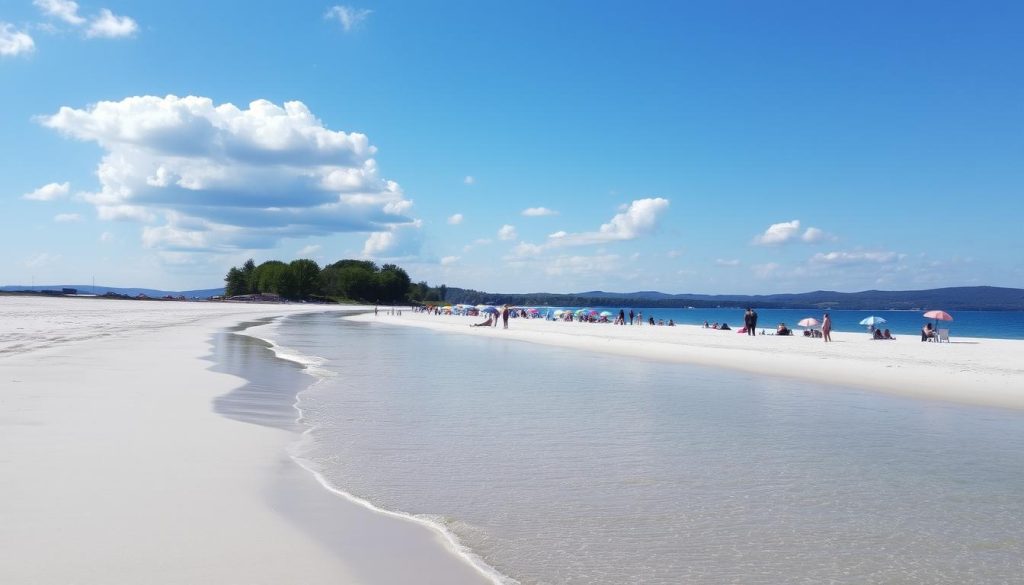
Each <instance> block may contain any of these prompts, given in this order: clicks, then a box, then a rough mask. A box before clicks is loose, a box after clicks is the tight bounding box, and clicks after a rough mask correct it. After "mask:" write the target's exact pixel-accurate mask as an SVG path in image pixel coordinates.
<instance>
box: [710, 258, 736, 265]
mask: <svg viewBox="0 0 1024 585" xmlns="http://www.w3.org/2000/svg"><path fill="white" fill-rule="evenodd" d="M739 265H740V261H739V260H736V259H729V260H726V259H724V258H718V259H717V260H715V266H722V267H733V266H739Z"/></svg>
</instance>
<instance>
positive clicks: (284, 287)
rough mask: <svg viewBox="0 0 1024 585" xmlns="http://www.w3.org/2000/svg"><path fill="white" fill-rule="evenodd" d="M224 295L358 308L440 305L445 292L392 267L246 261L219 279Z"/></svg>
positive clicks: (351, 262)
mask: <svg viewBox="0 0 1024 585" xmlns="http://www.w3.org/2000/svg"><path fill="white" fill-rule="evenodd" d="M224 283H225V286H224V295H225V296H226V297H233V296H239V295H248V294H263V293H271V294H276V295H279V296H281V297H282V298H284V299H288V300H293V301H300V300H319V301H341V300H350V301H357V302H362V303H405V302H412V303H418V302H429V301H441V300H444V296H445V294H446V291H447V287H445V286H444V285H441V286H440V287H437V288H433V287H431V286H429V285H428V284H427V283H426V282H417V283H414V282H412V279H410V278H409V274H408V273H407V272H406V271H405V270H403V269H402V268H401V267H399V266H397V265H395V264H384V265H383V266H377V264H376V263H374V262H372V261H370V260H339V261H338V262H335V263H334V264H328V265H327V266H324V267H323V268H320V266H319V265H318V264H317V263H316V262H314V261H313V260H309V259H305V258H303V259H298V260H292V261H291V262H289V263H285V262H281V261H280V260H268V261H266V262H264V263H262V264H260V265H259V266H257V265H256V263H255V262H254V261H253V260H252V259H249V260H248V261H247V262H246V263H245V264H243V265H242V266H241V267H237V266H233V267H231V269H230V270H228V273H227V275H226V276H225V277H224Z"/></svg>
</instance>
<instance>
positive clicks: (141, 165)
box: [38, 95, 414, 255]
mask: <svg viewBox="0 0 1024 585" xmlns="http://www.w3.org/2000/svg"><path fill="white" fill-rule="evenodd" d="M38 120H39V122H40V123H41V124H42V125H44V126H46V127H47V128H52V129H54V130H56V131H58V132H60V133H61V134H63V135H65V136H68V137H71V138H75V139H78V140H83V141H90V142H95V143H97V144H98V145H99V146H100V147H101V148H102V149H103V150H104V151H106V152H105V155H104V156H103V158H102V159H101V160H100V162H99V165H98V167H97V170H96V175H97V177H98V178H99V185H100V189H99V190H98V191H96V192H92V193H85V194H83V195H82V197H83V199H84V200H85V201H86V202H88V203H91V204H93V205H94V206H96V208H97V212H98V215H99V217H100V219H106V220H115V219H120V220H131V221H140V222H144V223H147V224H157V225H147V226H146V228H145V229H144V230H143V242H144V243H145V244H146V245H148V246H151V247H153V248H157V249H161V250H171V251H226V250H237V249H256V248H268V247H271V246H273V245H274V244H275V243H276V242H277V241H279V240H280V239H282V238H301V237H308V236H317V235H328V234H333V233H339V232H367V233H369V232H373V233H378V234H381V235H379V236H377V239H376V240H375V242H374V243H372V244H369V246H368V250H369V251H370V252H372V253H373V254H376V253H378V251H383V250H386V249H390V248H393V247H395V244H394V243H389V242H388V240H390V239H394V237H395V236H394V230H395V228H397V227H398V226H402V225H411V224H413V223H414V221H413V220H412V219H411V218H409V217H406V216H405V212H407V211H408V209H409V208H410V207H411V205H412V202H411V201H410V200H407V199H406V198H405V197H404V194H403V192H402V189H401V187H400V186H399V185H398V183H396V182H394V181H391V180H387V179H384V178H382V177H380V175H379V172H378V170H377V163H376V161H375V160H374V158H373V156H374V154H375V153H376V149H375V148H374V147H373V146H371V145H370V143H369V140H368V139H367V137H366V136H365V135H363V134H358V133H345V132H342V131H335V130H330V129H329V128H327V127H325V126H324V124H323V123H322V122H321V121H320V120H319V119H318V118H316V117H315V116H314V115H313V113H312V112H311V111H310V110H309V109H308V108H307V107H306V106H305V104H303V103H302V102H298V101H293V102H286V103H285V104H284V105H283V106H279V105H277V104H274V103H271V102H269V101H266V100H257V101H254V102H252V103H251V104H249V107H248V108H247V109H241V108H238V107H236V106H235V105H233V104H230V103H225V104H220V105H217V104H215V103H214V102H213V101H212V100H211V99H209V98H205V97H196V96H189V97H183V98H179V97H177V96H173V95H169V96H166V97H157V96H141V97H129V98H125V99H123V100H121V101H119V102H100V103H98V104H95V105H92V106H90V107H88V108H84V109H76V108H70V107H62V108H60V110H59V111H58V112H57V113H56V114H54V115H51V116H43V117H40V118H39V119H38ZM389 234H390V235H389ZM373 254H369V255H373Z"/></svg>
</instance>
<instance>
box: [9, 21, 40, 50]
mask: <svg viewBox="0 0 1024 585" xmlns="http://www.w3.org/2000/svg"><path fill="white" fill-rule="evenodd" d="M35 49H36V43H35V41H33V40H32V37H30V36H29V35H28V33H26V32H22V31H20V30H17V29H16V28H14V25H11V24H8V23H6V22H0V56H2V57H16V56H18V55H22V54H26V53H31V52H32V51H34V50H35Z"/></svg>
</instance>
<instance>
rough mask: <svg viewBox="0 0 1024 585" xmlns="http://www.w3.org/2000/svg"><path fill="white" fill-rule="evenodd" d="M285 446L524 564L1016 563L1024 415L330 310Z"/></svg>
mask: <svg viewBox="0 0 1024 585" xmlns="http://www.w3.org/2000/svg"><path fill="white" fill-rule="evenodd" d="M260 335H262V336H265V337H267V338H270V339H271V340H272V341H273V343H274V344H275V346H276V347H277V348H278V349H279V350H280V351H281V352H283V353H288V354H291V355H292V356H303V361H305V362H306V363H315V364H316V368H315V373H316V374H317V375H316V377H315V378H311V380H314V379H315V382H314V383H313V384H312V385H311V386H309V388H308V389H306V390H304V391H302V392H301V393H300V394H299V395H298V400H297V404H296V406H297V407H298V409H299V410H300V411H301V416H302V420H301V424H302V426H303V427H304V428H306V429H307V431H306V434H305V435H304V437H303V439H302V440H301V441H300V442H298V443H297V444H296V446H295V457H296V458H297V459H298V460H299V461H300V462H302V463H303V465H306V466H308V467H309V468H310V469H312V470H314V471H316V472H318V473H320V474H322V476H323V477H324V478H325V479H326V480H327V481H328V482H330V484H331V485H333V486H334V487H335V488H337V489H339V490H341V491H344V492H347V493H349V494H352V495H353V496H355V497H357V498H361V499H364V500H366V501H368V502H371V503H373V504H374V505H376V506H379V507H381V508H384V509H388V510H392V511H396V512H402V513H406V514H409V515H414V516H417V517H421V518H426V519H429V520H431V521H433V522H435V523H436V524H437V526H438V527H439V528H441V529H443V530H446V531H449V532H450V533H451V534H453V535H454V536H455V537H457V538H458V540H459V541H460V543H461V544H462V545H463V546H464V547H466V548H467V549H468V550H469V551H470V552H471V554H472V555H474V557H475V558H476V559H477V562H478V563H480V564H481V565H486V566H489V567H492V568H494V569H495V570H497V571H499V572H500V573H501V574H503V575H505V576H506V580H507V581H508V582H520V583H524V584H541V583H552V584H553V583H586V584H608V585H611V584H616V585H619V584H630V583H643V584H678V583H715V584H718V583H743V584H759V583H764V584H778V583H808V584H811V583H814V584H818V583H851V584H853V583H857V584H863V583H888V584H891V583H950V584H952V583H957V584H962V583H1013V582H1017V583H1019V582H1020V581H1019V579H1020V575H1021V574H1024V414H1022V413H1020V412H1015V411H1004V410H997V409H986V408H974V407H969V406H963V405H952V404H947V403H942V402H931V401H925V400H911V399H905V398H900V397H894V396H888V395H882V394H875V393H870V392H864V391H860V390H855V389H850V388H843V387H838V386H823V385H817V384H810V383H801V382H794V381H792V380H781V379H774V378H770V377H764V376H751V375H745V374H739V373H733V372H726V371H720V370H715V369H708V368H701V367H693V366H686V365H679V364H667V363H659V362H655V361H646V360H641V359H636V358H618V357H613V356H608V355H599V354H591V353H585V352H581V351H573V350H568V349H559V348H552V347H545V346H538V345H532V344H528V343H522V342H514V341H507V340H502V339H495V338H478V337H473V336H471V335H458V334H445V333H438V332H434V331H429V330H424V329H418V328H415V327H402V326H389V325H385V324H380V323H359V322H351V321H346V320H343V319H339V318H338V316H337V315H330V314H311V315H297V316H293V317H288V318H285V319H283V320H281V321H279V322H278V323H277V325H276V326H274V328H273V329H272V330H271V331H269V332H267V331H263V332H261V333H260Z"/></svg>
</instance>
